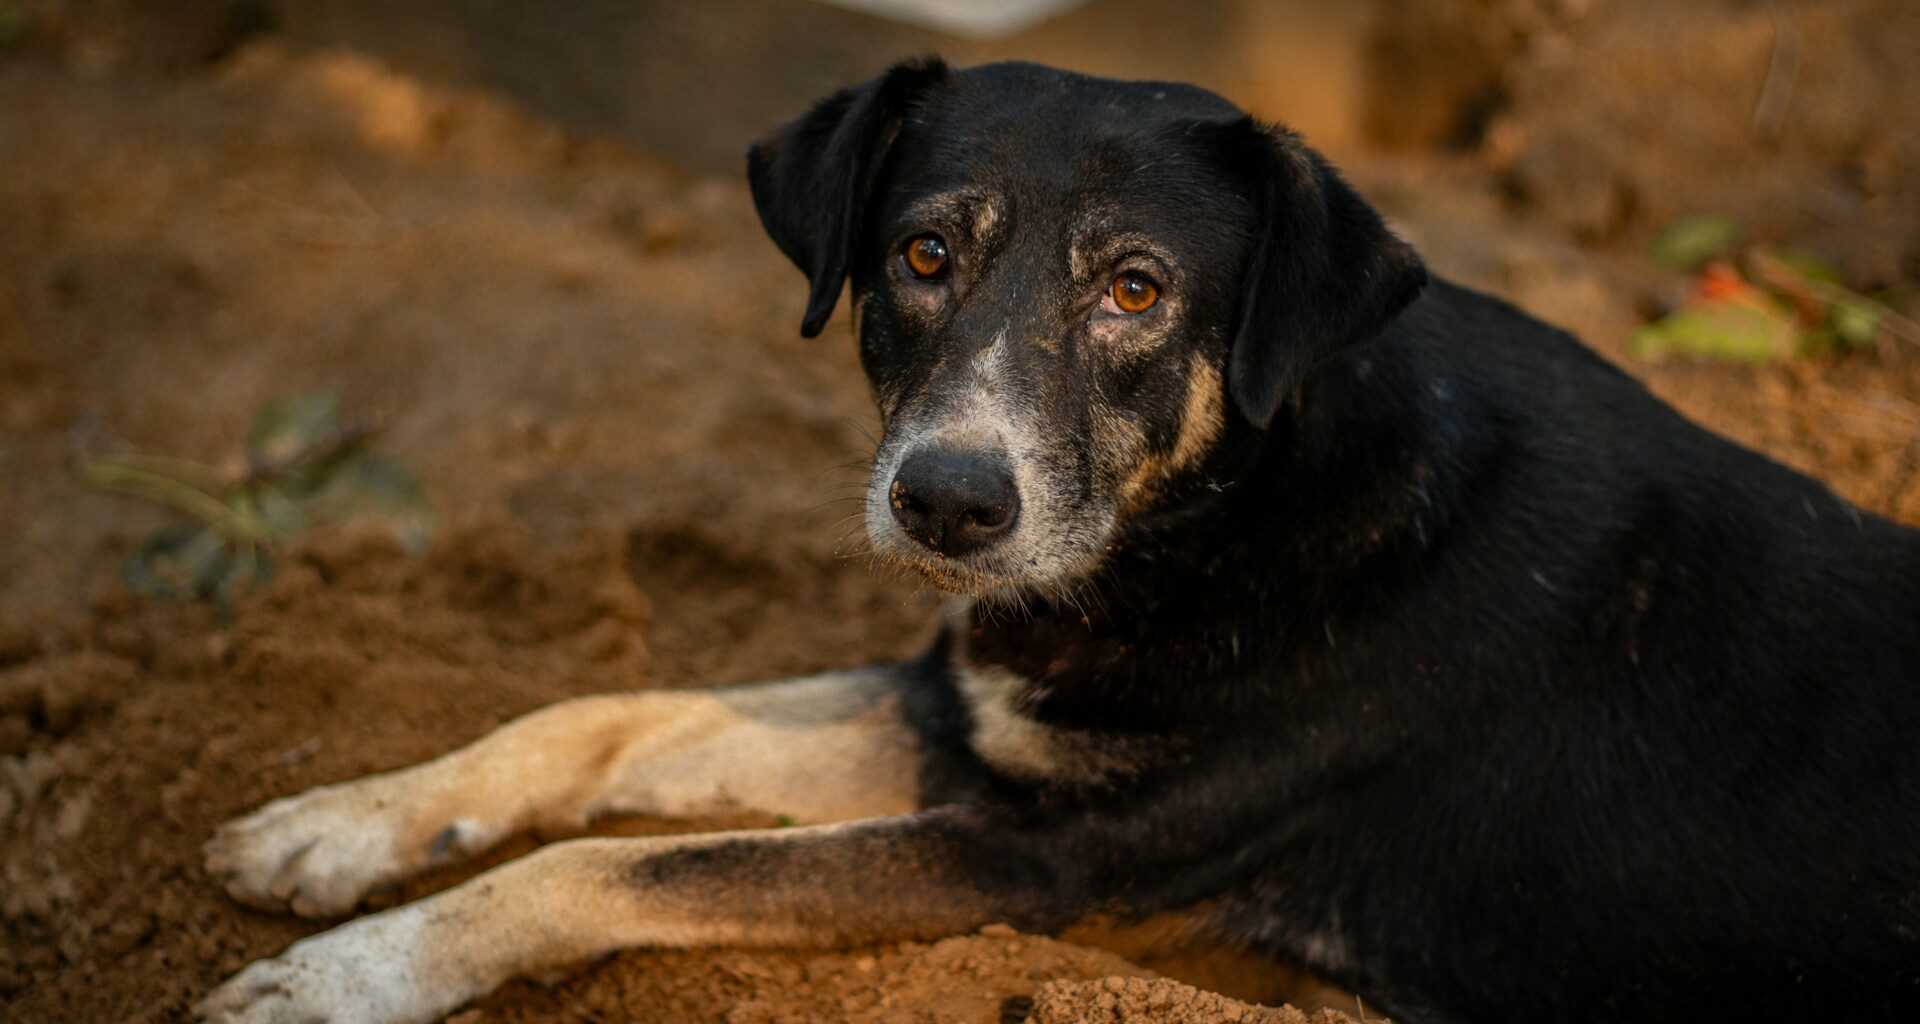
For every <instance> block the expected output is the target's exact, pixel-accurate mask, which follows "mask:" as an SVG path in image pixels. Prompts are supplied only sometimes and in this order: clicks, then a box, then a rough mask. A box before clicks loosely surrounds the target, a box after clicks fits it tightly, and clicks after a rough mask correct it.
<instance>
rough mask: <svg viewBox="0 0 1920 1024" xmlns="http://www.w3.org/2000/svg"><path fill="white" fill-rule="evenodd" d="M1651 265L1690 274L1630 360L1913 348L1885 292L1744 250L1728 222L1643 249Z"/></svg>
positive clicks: (1793, 255)
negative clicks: (1884, 345)
mask: <svg viewBox="0 0 1920 1024" xmlns="http://www.w3.org/2000/svg"><path fill="white" fill-rule="evenodd" d="M1647 257H1648V258H1649V259H1651V260H1652V261H1653V262H1654V263H1656V264H1659V265H1660V266H1663V267H1668V268H1670V269H1673V270H1680V271H1685V272H1687V273H1688V274H1690V275H1691V283H1690V286H1689V288H1688V292H1687V297H1686V299H1685V301H1683V302H1682V303H1681V304H1680V305H1679V306H1678V307H1677V308H1675V309H1674V310H1672V311H1671V312H1669V313H1667V314H1666V315H1665V316H1663V317H1661V318H1659V319H1658V320H1655V321H1653V322H1652V323H1650V324H1648V325H1646V326H1645V327H1642V328H1640V329H1639V330H1638V331H1635V332H1634V335H1633V339H1632V345H1633V350H1634V352H1635V353H1636V354H1638V355H1641V356H1644V357H1647V358H1658V357H1660V356H1664V355H1667V354H1669V353H1673V352H1681V353H1685V354H1688V355H1695V356H1703V357H1706V358H1710V359H1727V360H1733V361H1738V362H1750V363H1757V362H1767V361H1770V360H1775V359H1783V358H1786V357H1789V356H1796V355H1812V354H1817V353H1821V352H1833V351H1844V350H1847V349H1854V348H1865V347H1868V346H1871V345H1875V344H1878V343H1879V342H1880V340H1881V339H1882V338H1883V337H1887V336H1891V337H1900V338H1905V339H1906V340H1908V341H1912V342H1916V343H1920V324H1916V323H1914V322H1913V321H1912V320H1909V319H1907V318H1905V317H1903V316H1901V315H1899V314H1898V313H1896V312H1894V311H1893V310H1892V309H1891V308H1890V307H1889V306H1888V304H1887V299H1888V296H1887V295H1886V294H1885V293H1881V294H1878V295H1863V294H1861V293H1860V292H1857V291H1855V290H1853V289H1851V288H1848V287H1847V286H1846V285H1845V284H1844V283H1843V282H1842V281H1841V279H1840V275H1839V274H1838V273H1837V272H1835V271H1834V269H1833V267H1832V266H1830V265H1829V264H1827V263H1826V262H1825V261H1823V260H1821V259H1820V258H1819V257H1817V256H1811V255H1808V254H1806V253H1800V252H1793V251H1791V250H1782V249H1772V248H1768V247H1765V246H1761V245H1756V244H1753V243H1750V242H1748V241H1747V240H1746V239H1745V237H1744V235H1743V232H1742V231H1741V229H1740V225H1739V224H1737V223H1736V222H1734V221H1733V220H1732V219H1731V218H1727V217H1689V218H1687V219H1684V220H1681V221H1677V222H1675V223H1674V224H1673V225H1672V226H1670V227H1668V228H1667V230H1665V231H1663V232H1661V234H1660V237H1659V238H1657V239H1655V240H1654V242H1653V244H1652V245H1651V246H1650V247H1649V248H1648V250H1647Z"/></svg>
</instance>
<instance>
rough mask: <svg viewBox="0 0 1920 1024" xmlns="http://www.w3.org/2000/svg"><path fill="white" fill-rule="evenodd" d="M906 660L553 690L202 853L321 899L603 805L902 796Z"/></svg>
mask: <svg viewBox="0 0 1920 1024" xmlns="http://www.w3.org/2000/svg"><path fill="white" fill-rule="evenodd" d="M909 671H910V668H909V667H908V666H876V667H872V668H866V669H858V670H854V671H848V672H832V673H826V674H823V675H818V676H809V677H806V678H802V679H793V680H786V681H782V682H777V683H764V684H759V685H753V686H736V687H718V688H713V689H698V690H654V691H648V692H644V693H630V694H609V695H606V696H600V697H582V698H579V699H577V700H570V701H564V702H562V703H559V704H556V705H553V706H552V707H549V708H543V709H541V710H539V711H536V712H534V713H532V714H530V715H527V716H525V717H524V718H520V719H516V720H515V721H512V722H509V723H507V724H506V725H504V726H501V727H500V728H499V729H497V730H495V731H494V732H492V733H490V734H489V735H487V736H485V737H483V738H482V739H480V740H479V741H478V742H476V743H474V744H472V745H471V746H468V747H464V748H462V749H460V750H456V751H454V752H452V753H450V754H447V755H445V756H443V757H439V758H436V759H434V760H432V761H428V762H426V763H424V764H421V765H416V766H414V767H412V768H406V769H402V770H399V771H393V772H387V773H384V774H381V775H373V776H368V777H366V778H363V779H356V780H353V781H351V782H344V783H339V784H337V785H331V786H322V787H320V788H318V789H314V790H310V791H308V792H306V793H302V794H299V795H298V796H293V797H288V798H285V799H282V800H276V801H274V802H273V803H270V804H268V805H266V806H265V807H262V808H261V809H259V810H258V811H256V812H254V813H253V814H250V815H248V816H246V817H244V818H241V819H239V820H236V821H234V822H231V823H229V824H227V825H226V826H224V827H223V828H221V829H220V831H219V832H218V833H217V834H216V835H215V836H214V838H213V839H212V840H211V841H210V842H209V843H208V844H207V867H208V870H209V871H210V872H212V873H213V875H214V876H215V877H216V878H218V879H220V880H221V882H222V884H224V885H225V886H226V888H227V890H228V892H230V893H231V894H232V895H233V896H234V897H235V898H236V899H239V900H241V901H242V902H245V903H248V904H251V905H254V906H260V907H265V908H269V909H280V908H290V909H292V910H293V911H294V912H295V913H298V914H303V915H307V916H321V915H332V914H340V913H345V912H346V911H349V910H351V909H353V907H354V905H355V904H356V903H358V902H359V900H360V899H361V897H362V896H364V895H365V894H366V893H367V892H368V891H369V890H370V889H372V888H374V887H375V886H379V885H382V884H386V883H391V882H396V881H398V880H401V879H404V878H406V877H409V876H410V875H412V874H414V873H416V872H418V871H420V870H422V869H424V868H426V867H429V866H431V865H433V864H436V863H441V862H444V861H448V860H451V859H453V858H455V857H458V856H461V855H465V854H471V853H475V852H478V851H480V850H483V849H485V848H487V847H489V846H491V845H493V844H494V843H497V842H499V841H500V840H501V839H504V838H506V837H508V836H510V835H513V834H515V833H516V832H522V831H526V830H528V829H539V828H566V827H573V826H579V825H582V824H584V823H585V822H586V821H588V820H589V819H590V818H592V817H593V816H594V815H597V814H602V813H607V812H623V811H624V812H635V813H648V814H659V815H665V816H669V817H682V816H692V815H699V814H706V813H716V812H725V811H740V810H746V811H758V812H762V813H766V814H769V815H785V816H788V817H790V818H792V819H793V820H795V821H799V822H806V823H813V822H827V821H845V820H849V819H854V818H868V817H876V816H880V815H886V814H896V813H901V812H904V811H908V810H912V809H914V808H916V807H918V806H919V803H918V777H919V755H918V751H917V745H916V741H915V739H914V736H913V733H912V730H911V729H910V728H909V727H908V725H907V723H906V722H905V720H904V719H903V717H902V714H901V709H900V692H899V689H900V687H901V686H902V685H903V684H904V682H905V680H906V674H907V673H908V672H909Z"/></svg>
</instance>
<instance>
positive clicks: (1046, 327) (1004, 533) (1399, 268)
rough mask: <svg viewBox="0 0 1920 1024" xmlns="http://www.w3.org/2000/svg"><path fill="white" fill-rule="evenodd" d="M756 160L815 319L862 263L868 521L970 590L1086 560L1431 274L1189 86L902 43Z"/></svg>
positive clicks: (1348, 198) (902, 558)
mask: <svg viewBox="0 0 1920 1024" xmlns="http://www.w3.org/2000/svg"><path fill="white" fill-rule="evenodd" d="M748 166H749V174H750V177H751V180H752V185H753V197H754V203H755V205H756V206H757V207H758V208H759V211H760V216H761V219H762V221H763V222H764V223H765V225H766V228H767V232H768V234H770V235H771V236H772V237H773V240H774V241H775V242H776V243H777V244H778V245H779V246H780V248H781V249H782V250H783V251H784V252H785V253H786V254H787V255H788V256H789V257H791V258H792V259H793V261H794V262H795V263H797V264H799V266H800V268H801V269H802V270H804V271H805V272H806V273H807V275H808V277H809V278H810V279H811V284H812V290H811V297H810V299H809V301H808V304H807V310H806V314H805V319H804V321H803V322H802V324H801V328H800V329H801V333H803V334H805V335H807V336H809V337H811V336H813V335H815V334H817V333H819V331H820V329H821V327H822V326H823V325H824V324H825V322H826V320H827V317H828V315H829V314H831V313H832V311H833V306H834V303H835V302H836V300H837V299H838V297H839V293H840V289H841V286H842V284H843V283H845V282H846V281H847V280H848V279H849V278H851V280H852V285H853V296H854V303H855V307H856V319H857V324H858V331H859V337H860V354H861V359H862V362H863V364H864V366H865V367H866V371H867V374H868V376H869V377H870V378H871V380H872V384H873V389H874V393H875V396H876V398H877V400H878V402H879V406H880V413H881V418H882V422H883V423H884V432H883V435H882V437H881V441H880V446H879V449H878V451H876V452H875V454H874V459H873V473H872V478H871V480H870V481H869V486H868V492H867V515H866V519H867V533H868V536H869V538H870V539H871V540H872V542H873V546H874V548H875V550H876V551H877V553H879V554H880V555H881V557H883V558H886V559H888V560H890V561H893V562H897V563H901V564H904V565H907V566H909V567H911V568H914V569H916V570H918V571H920V572H921V573H923V574H924V575H925V576H927V577H928V578H929V579H930V580H932V581H933V582H934V583H935V584H936V585H939V586H941V587H942V588H944V589H948V590H952V591H956V592H962V593H972V594H987V593H993V592H997V591H1003V590H1006V589H1009V588H1012V589H1021V588H1033V589H1038V590H1047V589H1058V588H1063V587H1066V586H1068V585H1070V584H1072V583H1073V582H1074V581H1075V580H1077V579H1079V578H1081V577H1083V576H1084V575H1085V574H1086V573H1088V572H1089V571H1090V570H1091V569H1093V568H1094V567H1096V566H1097V565H1098V564H1099V563H1100V561H1101V559H1102V557H1103V555H1104V554H1105V552H1106V551H1107V550H1108V548H1109V546H1110V545H1111V544H1112V543H1113V542H1114V540H1115V538H1116V537H1117V536H1119V534H1120V533H1121V531H1123V530H1124V529H1125V527H1126V524H1127V522H1128V521H1129V520H1130V519H1132V518H1134V517H1137V516H1139V515H1141V514H1142V513H1144V512H1147V511H1149V510H1151V509H1153V508H1154V507H1155V506H1156V505H1158V504H1162V503H1165V502H1167V501H1172V500H1177V495H1178V494H1179V493H1181V491H1182V488H1181V487H1179V486H1176V485H1177V484H1178V483H1179V482H1180V481H1181V479H1182V478H1183V477H1191V476H1194V475H1196V474H1199V473H1201V472H1202V471H1203V468H1202V467H1203V466H1204V465H1205V464H1206V463H1207V462H1208V460H1209V457H1210V455H1211V454H1212V453H1213V450H1214V448H1215V447H1216V446H1217V445H1218V443H1219V442H1220V439H1221V438H1222V437H1223V436H1224V435H1225V434H1226V433H1227V432H1228V430H1229V429H1230V428H1232V429H1237V430H1243V431H1251V432H1253V433H1254V434H1255V435H1256V436H1257V434H1258V432H1260V431H1265V430H1266V429H1267V428H1268V427H1269V425H1270V424H1271V423H1272V422H1273V420H1274V418H1275V417H1276V415H1278V414H1279V413H1280V411H1281V409H1282V407H1283V406H1285V405H1287V404H1288V402H1289V399H1290V398H1291V397H1292V396H1294V395H1296V394H1298V392H1299V391H1300V389H1301V387H1302V385H1303V384H1304V383H1305V382H1306V381H1307V380H1308V379H1309V378H1310V377H1311V376H1312V375H1313V374H1314V373H1315V372H1316V371H1318V370H1320V369H1322V368H1323V367H1325V366H1326V365H1327V364H1328V363H1330V362H1331V361H1332V360H1334V359H1336V358H1337V357H1339V356H1340V355H1341V354H1342V353H1343V352H1345V351H1346V350H1348V349H1349V348H1351V347H1352V346H1355V345H1358V344H1360V343H1362V342H1364V341H1366V340H1367V339H1369V338H1371V337H1372V336H1374V335H1376V334H1378V333H1379V332H1380V331H1381V330H1382V329H1383V328H1384V327H1385V326H1386V325H1387V323H1388V322H1389V321H1390V320H1392V319H1393V317H1394V316H1396V315H1397V314H1398V313H1399V312H1400V310H1401V309H1402V308H1403V307H1404V306H1405V305H1406V304H1407V303H1408V302H1409V301H1411V300H1412V298H1413V297H1414V295H1415V294H1417V293H1418V292H1419V290H1420V288H1421V287H1422V285H1423V284H1424V283H1425V281H1426V273H1425V270H1424V268H1423V267H1422V265H1421V263H1420V261H1419V259H1418V257H1416V256H1415V255H1414V253H1413V252H1412V250H1411V249H1409V248H1408V247H1407V246H1406V245H1405V244H1403V243H1402V242H1400V241H1399V240H1398V239H1396V238H1395V237H1393V235H1392V234H1391V233H1389V232H1388V230H1387V229H1386V227H1385V226H1384V225H1383V224H1382V223H1381V220H1380V218H1379V216H1378V215H1377V214H1376V213H1375V212H1374V211H1373V210H1372V208H1370V207H1369V206H1368V205H1367V204H1366V203H1365V202H1364V201H1362V200H1361V199H1360V198H1359V196H1357V195H1356V194H1354V192H1353V191H1352V190H1351V189H1350V188H1348V187H1347V185H1346V184H1345V183H1344V182H1342V181H1341V180H1340V178H1339V177H1338V176H1337V175H1335V174H1334V172H1333V171H1332V170H1331V169H1330V168H1329V167H1328V166H1327V164H1326V163H1325V161H1323V160H1322V159H1321V158H1320V157H1319V155H1318V154H1316V153H1314V152H1312V151H1311V150H1309V149H1307V148H1306V147H1305V146H1304V145H1303V144H1302V143H1301V142H1300V141H1299V139H1298V138H1297V137H1295V136H1294V135H1292V134H1290V133H1288V132H1286V131H1284V130H1281V129H1276V128H1272V127H1268V126H1265V125H1262V124H1260V123H1258V122H1256V121H1254V120H1253V119H1252V118H1250V117H1248V116H1247V115H1245V114H1244V113H1242V112H1241V111H1240V110H1238V109H1237V108H1235V107H1234V106H1233V105H1232V104H1230V103H1228V102H1227V101H1225V100H1223V99H1221V98H1220V97H1218V96H1215V95H1214V94H1212V93H1209V92H1206V91H1204V90H1201V89H1196V88H1193V87H1191V86H1183V85H1172V84H1167V83H1160V82H1119V81H1112V80H1108V79H1099V78H1090V77H1087V76H1084V75H1077V74H1071V73H1068V72H1063V71H1057V70H1054V69H1051V68H1044V67H1039V66H1035V65H1030V64H994V65H988V66H984V67H978V68H972V69H969V70H965V71H950V70H948V69H947V68H946V67H944V66H943V65H941V64H939V63H938V62H917V63H908V64H902V65H899V66H896V67H894V68H893V69H891V70H889V71H888V72H886V73H885V74H883V75H881V76H880V77H879V78H877V79H875V80H874V81H872V82H869V83H867V84H865V85H862V86H859V87H857V88H853V89H848V90H845V91H842V92H839V93H835V94H834V95H832V96H829V97H827V98H826V99H825V100H823V101H821V102H820V103H819V104H818V105H817V106H815V107H814V109H813V110H812V112H810V113H808V114H807V115H806V116H805V117H802V118H801V119H799V120H798V121H795V122H793V123H792V124H789V125H786V126H785V127H783V128H781V129H779V130H778V131H776V132H774V133H773V134H772V135H770V136H768V137H767V138H766V139H764V140H762V141H761V142H759V143H758V144H756V145H755V146H754V147H753V150H752V152H751V153H750V154H749V157H748Z"/></svg>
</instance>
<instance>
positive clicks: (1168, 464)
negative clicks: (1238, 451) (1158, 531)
mask: <svg viewBox="0 0 1920 1024" xmlns="http://www.w3.org/2000/svg"><path fill="white" fill-rule="evenodd" d="M1225 429H1226V415H1225V405H1224V402H1223V396H1222V394H1221V386H1220V371H1219V370H1217V369H1215V368H1214V366H1213V364H1212V363H1211V362H1210V361H1209V360H1208V359H1207V358H1206V357H1205V356H1201V355H1195V356H1194V358H1193V366H1192V369H1191V370H1190V371H1189V372H1188V374H1187V401H1186V406H1185V408H1184V409H1183V410H1182V412H1181V414H1180V435H1179V437H1178V438H1177V439H1175V441H1174V445H1173V450H1172V451H1170V452H1167V453H1166V454H1164V455H1151V456H1148V457H1147V458H1146V459H1143V460H1142V461H1141V462H1140V465H1139V466H1138V467H1136V468H1135V469H1134V471H1133V473H1132V474H1131V475H1130V476H1129V477H1128V478H1127V481H1126V483H1124V484H1122V485H1121V487H1120V494H1119V497H1120V507H1121V509H1123V510H1124V511H1126V512H1129V513H1132V512H1137V511H1139V510H1140V509H1141V508H1143V507H1145V506H1146V505H1147V504H1148V503H1149V502H1151V501H1152V500H1153V498H1154V497H1155V495H1156V494H1157V493H1158V490H1159V486H1160V485H1161V484H1163V483H1165V482H1166V481H1168V480H1170V479H1172V478H1173V477H1174V476H1175V475H1176V474H1178V473H1180V472H1181V471H1182V470H1186V469H1189V468H1191V467H1193V466H1194V465H1197V464H1198V463H1199V461H1200V460H1201V459H1202V458H1203V457H1205V455H1206V453H1207V450H1208V449H1209V448H1211V447H1212V446H1213V443H1214V442H1215V441H1217V440H1219V439H1220V434H1221V432H1222V431H1223V430H1225Z"/></svg>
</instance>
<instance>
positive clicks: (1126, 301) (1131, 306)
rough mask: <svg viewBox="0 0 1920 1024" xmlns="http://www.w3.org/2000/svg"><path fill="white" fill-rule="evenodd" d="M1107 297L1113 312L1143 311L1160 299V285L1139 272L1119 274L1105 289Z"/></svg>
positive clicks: (1150, 307)
mask: <svg viewBox="0 0 1920 1024" xmlns="http://www.w3.org/2000/svg"><path fill="white" fill-rule="evenodd" d="M1107 299H1108V301H1110V302H1111V303H1112V304H1113V306H1112V308H1113V310H1114V311H1115V312H1120V313H1145V312H1146V311H1147V310H1149V309H1152V308H1153V304H1154V303H1156V302H1159V301H1160V286H1159V285H1157V284H1154V283H1153V280H1152V279H1151V278H1148V277H1145V276H1143V275H1140V274H1121V275H1120V276H1119V277H1116V278H1114V279H1113V284H1112V286H1110V287H1109V288H1108V289H1107Z"/></svg>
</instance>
